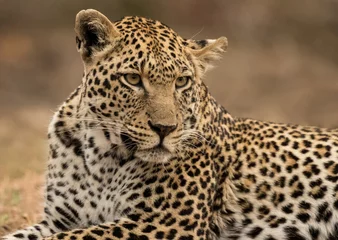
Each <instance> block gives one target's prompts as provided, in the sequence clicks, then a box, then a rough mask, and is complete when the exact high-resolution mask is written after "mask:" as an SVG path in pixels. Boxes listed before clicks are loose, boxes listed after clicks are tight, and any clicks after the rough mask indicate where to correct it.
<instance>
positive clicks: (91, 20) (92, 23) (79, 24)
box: [75, 9, 120, 63]
mask: <svg viewBox="0 0 338 240" xmlns="http://www.w3.org/2000/svg"><path fill="white" fill-rule="evenodd" d="M75 33H76V45H77V50H78V51H79V52H80V53H81V56H82V59H83V61H84V62H85V63H89V62H91V61H92V60H93V57H94V56H95V55H96V54H97V53H99V52H100V51H102V50H103V49H104V48H106V47H107V46H108V45H110V44H112V43H113V42H114V39H116V38H118V37H119V36H120V33H119V32H118V30H117V29H116V28H115V26H114V24H113V23H111V22H110V21H109V19H108V18H107V17H106V16H104V15H103V14H102V13H100V12H98V11H96V10H94V9H87V10H82V11H80V12H79V13H78V14H77V15H76V18H75Z"/></svg>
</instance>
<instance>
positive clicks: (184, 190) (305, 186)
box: [4, 10, 338, 240]
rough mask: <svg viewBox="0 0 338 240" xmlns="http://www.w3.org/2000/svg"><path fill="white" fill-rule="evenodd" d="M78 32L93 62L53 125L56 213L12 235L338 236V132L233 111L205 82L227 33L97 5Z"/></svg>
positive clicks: (10, 239) (50, 198)
mask: <svg viewBox="0 0 338 240" xmlns="http://www.w3.org/2000/svg"><path fill="white" fill-rule="evenodd" d="M75 31H76V41H77V48H78V51H79V52H80V55H81V57H82V59H83V62H84V68H85V72H84V76H83V80H82V83H81V85H80V86H79V87H78V88H77V89H76V90H75V91H74V92H73V93H72V94H71V96H70V97H69V98H68V100H67V101H66V102H65V103H64V104H63V105H62V106H61V107H60V109H59V110H58V111H57V112H56V113H55V115H54V117H53V120H52V122H51V124H50V127H49V133H48V139H49V162H48V170H47V178H46V188H45V207H44V216H43V221H42V222H41V223H39V224H37V225H34V226H32V227H29V228H26V229H24V230H19V231H17V232H15V233H13V234H11V235H8V236H5V237H4V239H6V240H14V239H15V240H18V239H29V240H36V239H71V240H76V239H83V240H98V239H106V240H109V239H130V240H131V239H142V240H143V239H144V240H146V239H179V240H189V239H200V240H202V239H241V240H244V239H246V240H249V239H262V240H273V239H285V240H310V239H311V240H315V239H318V240H319V239H326V240H334V239H337V238H338V237H337V236H338V211H337V209H338V194H337V192H338V191H337V190H338V184H337V181H338V133H337V131H334V130H328V129H319V128H314V127H302V126H293V125H286V124H275V123H268V122H262V121H256V120H252V119H240V118H233V117H231V115H230V114H229V113H228V112H227V111H226V110H225V109H224V108H223V107H222V106H220V105H219V104H218V103H217V102H216V101H215V100H214V98H213V97H212V96H211V95H210V94H209V92H208V89H207V87H206V86H205V85H204V84H203V82H202V81H201V77H202V76H203V74H204V73H205V71H206V70H207V69H209V68H210V66H211V65H210V63H211V62H212V60H214V59H216V58H217V57H218V56H219V54H220V53H221V52H223V51H224V50H225V48H226V45H227V43H226V39H225V38H219V39H217V40H202V41H196V40H186V39H183V38H181V37H180V36H178V35H177V34H176V33H175V32H174V31H173V30H172V29H171V28H169V27H167V26H166V25H164V24H162V23H160V22H158V21H153V20H150V19H146V18H141V17H125V18H123V19H122V20H120V21H117V22H114V23H112V22H110V21H109V20H108V19H107V18H106V17H105V16H103V15H102V14H100V13H99V12H97V11H95V10H86V11H81V12H80V13H79V14H78V15H77V18H76V26H75ZM138 78H140V81H138ZM128 79H131V80H132V81H129V82H128ZM178 82H179V83H180V84H178ZM182 83H184V84H182Z"/></svg>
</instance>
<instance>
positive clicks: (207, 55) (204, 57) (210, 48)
mask: <svg viewBox="0 0 338 240" xmlns="http://www.w3.org/2000/svg"><path fill="white" fill-rule="evenodd" d="M186 45H187V47H189V48H190V53H191V54H192V55H193V56H195V58H196V60H197V63H198V67H199V68H200V70H201V73H205V72H206V71H208V70H210V69H211V68H212V63H213V61H215V60H218V59H219V58H220V57H221V54H222V53H223V52H225V51H226V49H227V47H228V40H227V38H226V37H220V38H218V39H206V40H187V41H186Z"/></svg>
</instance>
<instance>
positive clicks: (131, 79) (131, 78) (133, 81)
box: [123, 73, 142, 86]
mask: <svg viewBox="0 0 338 240" xmlns="http://www.w3.org/2000/svg"><path fill="white" fill-rule="evenodd" d="M123 77H124V80H126V82H127V83H129V84H130V85H133V86H138V85H140V84H141V83H142V80H141V76H140V75H138V74H136V73H127V74H124V75H123Z"/></svg>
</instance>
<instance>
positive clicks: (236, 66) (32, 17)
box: [0, 0, 338, 236]
mask: <svg viewBox="0 0 338 240" xmlns="http://www.w3.org/2000/svg"><path fill="white" fill-rule="evenodd" d="M33 2H34V4H32V3H33ZM113 2H114V3H112V1H109V0H107V1H104V0H101V1H96V2H93V1H89V0H73V1H72V2H71V4H70V2H69V1H66V0H58V1H43V0H32V1H25V2H24V1H3V2H1V8H0V236H2V235H3V234H4V233H7V232H9V231H12V230H13V229H17V228H19V227H22V226H23V225H26V224H31V223H32V222H36V221H37V219H38V218H39V214H40V212H41V211H42V206H41V193H42V189H41V186H42V183H43V177H42V175H43V171H44V168H45V160H46V155H47V143H46V132H47V126H48V122H49V120H50V118H51V116H52V114H53V111H55V109H56V107H57V105H58V104H60V103H61V102H62V101H63V100H64V99H65V98H66V96H67V95H68V94H69V93H70V92H71V91H72V90H73V89H74V88H75V87H76V86H77V85H78V84H79V83H80V79H81V75H82V64H81V62H80V58H79V56H78V54H77V52H76V50H75V40H74V33H73V30H72V29H73V22H74V16H75V14H76V13H77V12H78V11H79V10H80V9H83V8H88V7H91V8H96V9H99V10H101V11H102V12H103V13H105V14H106V15H107V16H109V17H110V18H111V19H119V18H120V17H121V16H123V15H135V14H137V15H143V16H148V17H152V18H155V19H160V20H162V21H163V22H165V23H166V24H168V25H169V26H172V27H173V28H174V29H175V30H177V32H178V33H179V34H181V35H183V36H185V37H187V38H189V37H192V36H194V37H195V38H196V39H203V38H215V37H219V36H220V35H225V36H227V37H228V40H229V49H228V52H227V53H226V54H225V55H224V58H223V59H222V60H221V61H219V62H218V63H217V68H215V69H214V70H212V71H211V72H209V74H208V75H207V77H206V80H205V81H206V82H207V84H208V85H209V86H210V90H211V92H212V93H213V94H214V96H215V97H216V99H217V100H218V101H219V102H220V103H222V104H223V105H224V106H225V107H226V108H227V109H228V110H229V111H230V112H231V113H232V114H233V115H235V116H245V117H252V118H257V119H262V120H267V121H276V122H288V123H296V124H304V125H317V126H322V127H338V120H337V119H338V111H337V107H338V66H337V65H338V55H337V52H338V44H337V43H338V14H336V13H337V9H338V2H336V1H307V0H299V1H294V0H285V1H282V2H281V1H270V0H262V1H260V3H256V4H255V3H254V2H253V1H250V0H243V1H240V2H238V1H236V0H210V1H204V0H187V1H180V0H173V1H155V0H140V1H133V0H122V1H117V0H116V1H113ZM36 6H39V7H38V8H37V7H36ZM151 6H153V7H151ZM173 12H175V16H173Z"/></svg>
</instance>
